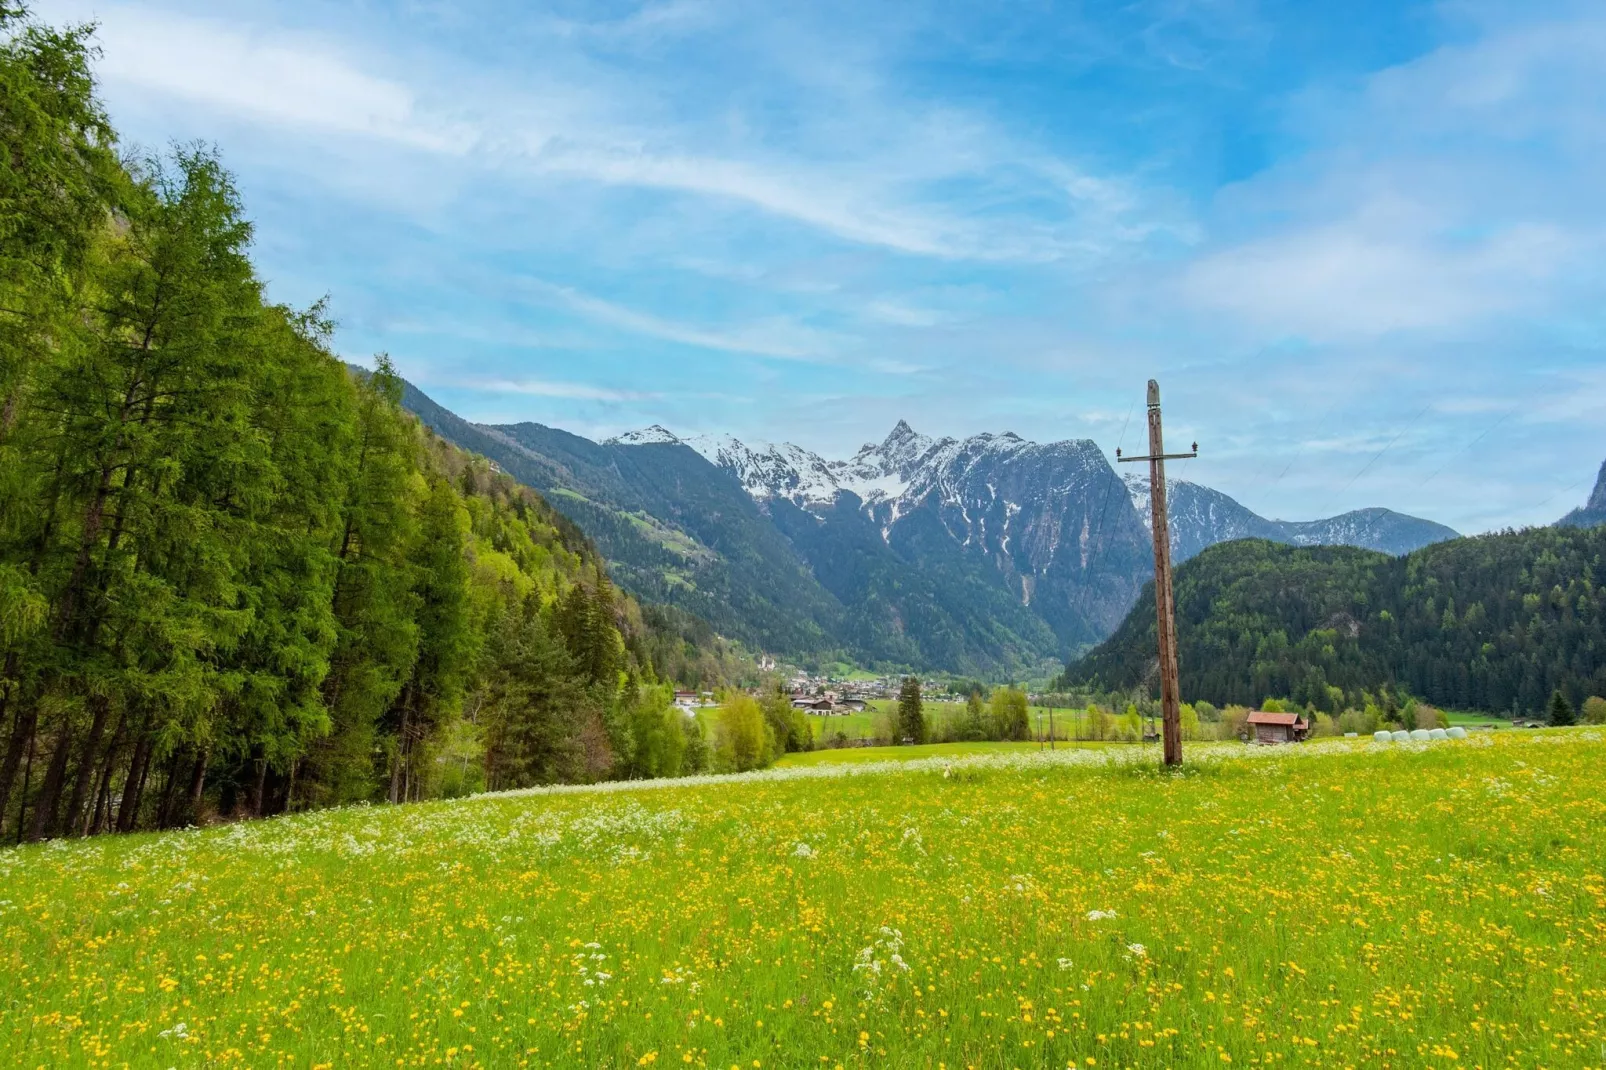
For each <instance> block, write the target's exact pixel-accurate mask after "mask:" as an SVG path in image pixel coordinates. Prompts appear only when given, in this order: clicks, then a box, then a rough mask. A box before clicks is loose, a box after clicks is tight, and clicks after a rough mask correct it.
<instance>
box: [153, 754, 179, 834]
mask: <svg viewBox="0 0 1606 1070" xmlns="http://www.w3.org/2000/svg"><path fill="white" fill-rule="evenodd" d="M178 767H179V752H178V751H177V750H176V749H175V750H174V751H173V757H172V758H171V759H170V760H169V761H168V763H167V777H166V779H165V780H164V781H163V783H162V801H161V803H160V804H159V805H158V806H157V807H156V827H157V828H159V829H165V828H171V827H172V822H173V792H174V789H176V788H177V787H178Z"/></svg>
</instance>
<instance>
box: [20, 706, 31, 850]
mask: <svg viewBox="0 0 1606 1070" xmlns="http://www.w3.org/2000/svg"><path fill="white" fill-rule="evenodd" d="M33 745H34V737H33V733H32V732H29V733H28V761H27V763H26V764H24V765H23V767H22V794H21V795H20V796H18V798H17V842H18V843H21V842H22V819H23V817H24V816H25V815H26V814H27V813H28V781H29V779H30V778H31V777H32V776H33Z"/></svg>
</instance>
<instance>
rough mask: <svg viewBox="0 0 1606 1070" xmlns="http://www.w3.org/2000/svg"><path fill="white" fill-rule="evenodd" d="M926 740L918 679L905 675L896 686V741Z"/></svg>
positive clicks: (920, 741)
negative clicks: (901, 681)
mask: <svg viewBox="0 0 1606 1070" xmlns="http://www.w3.org/2000/svg"><path fill="white" fill-rule="evenodd" d="M925 741H926V714H925V705H924V703H923V702H922V701H921V698H920V681H919V680H918V679H916V678H915V677H913V676H905V677H904V678H903V683H902V684H901V685H899V687H898V738H897V740H896V741H895V742H898V743H924V742H925Z"/></svg>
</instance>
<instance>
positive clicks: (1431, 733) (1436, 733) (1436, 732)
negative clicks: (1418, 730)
mask: <svg viewBox="0 0 1606 1070" xmlns="http://www.w3.org/2000/svg"><path fill="white" fill-rule="evenodd" d="M1428 738H1429V739H1433V740H1439V739H1449V738H1450V734H1449V733H1448V732H1446V731H1445V730H1444V729H1442V728H1430V729H1428Z"/></svg>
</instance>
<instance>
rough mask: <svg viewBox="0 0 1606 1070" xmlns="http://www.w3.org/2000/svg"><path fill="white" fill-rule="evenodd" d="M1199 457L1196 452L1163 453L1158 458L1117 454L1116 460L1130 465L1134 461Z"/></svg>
mask: <svg viewBox="0 0 1606 1070" xmlns="http://www.w3.org/2000/svg"><path fill="white" fill-rule="evenodd" d="M1197 456H1199V454H1198V453H1197V452H1195V453H1162V454H1160V456H1158V457H1122V456H1121V455H1120V454H1119V453H1117V454H1116V455H1115V459H1116V460H1117V461H1119V462H1121V463H1122V464H1128V463H1130V462H1133V461H1186V460H1188V459H1189V458H1190V457H1197Z"/></svg>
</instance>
